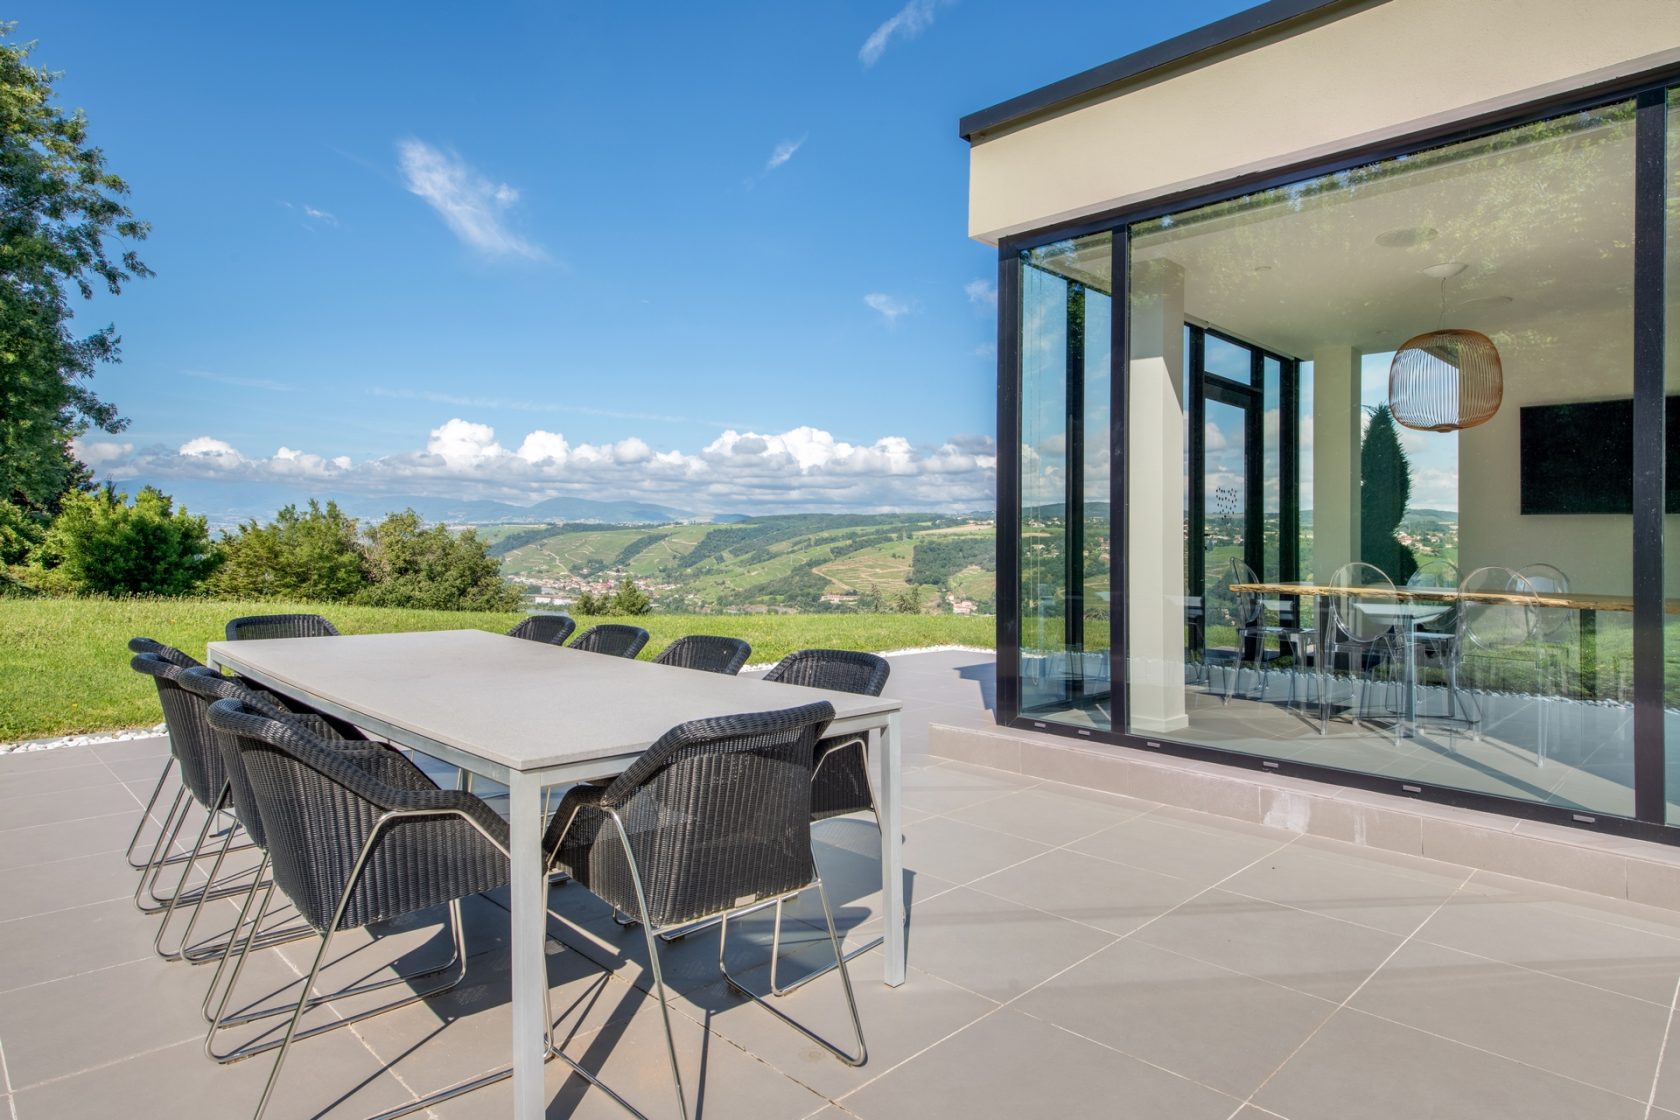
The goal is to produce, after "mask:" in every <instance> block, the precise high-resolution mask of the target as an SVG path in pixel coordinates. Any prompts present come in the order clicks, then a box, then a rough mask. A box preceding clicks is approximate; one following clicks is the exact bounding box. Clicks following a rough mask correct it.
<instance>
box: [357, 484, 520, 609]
mask: <svg viewBox="0 0 1680 1120" xmlns="http://www.w3.org/2000/svg"><path fill="white" fill-rule="evenodd" d="M366 538H367V546H368V551H367V564H368V574H369V576H370V577H371V579H372V583H371V584H370V586H368V587H366V588H364V589H363V590H362V591H361V592H360V593H359V594H358V595H357V596H356V600H357V602H361V603H367V604H368V605H370V606H375V607H418V608H424V609H428V610H444V611H471V610H478V611H511V610H514V609H516V608H517V607H518V606H519V589H518V588H517V587H514V586H513V585H512V584H510V583H508V581H507V580H505V579H503V578H502V572H501V565H499V564H498V563H497V562H496V558H495V557H493V556H491V555H490V551H489V546H488V545H486V544H485V543H484V542H483V541H482V540H480V539H479V537H478V534H477V533H475V532H473V530H471V529H467V530H465V531H463V532H462V533H461V534H460V535H459V536H457V535H456V534H454V533H451V532H450V531H449V529H448V527H447V526H444V525H433V526H432V527H431V528H426V527H425V523H424V522H423V521H422V520H421V519H420V515H419V514H417V513H415V512H414V511H413V510H411V509H407V510H404V511H403V512H401V513H392V514H388V515H386V517H385V520H383V521H381V522H380V523H379V524H377V525H375V526H373V527H372V528H371V529H369V530H367V533H366Z"/></svg>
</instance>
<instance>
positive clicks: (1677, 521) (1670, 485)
mask: <svg viewBox="0 0 1680 1120" xmlns="http://www.w3.org/2000/svg"><path fill="white" fill-rule="evenodd" d="M1664 112H1665V115H1666V117H1667V120H1666V122H1665V124H1666V127H1665V129H1664V131H1665V133H1666V137H1665V139H1666V142H1665V143H1664V145H1663V147H1664V152H1663V155H1664V157H1665V160H1666V165H1667V166H1666V173H1665V175H1664V198H1663V204H1664V205H1663V210H1664V216H1665V219H1666V221H1665V225H1666V231H1665V233H1666V237H1665V241H1666V243H1665V245H1664V247H1663V248H1664V253H1663V264H1664V268H1663V297H1664V298H1663V303H1664V308H1663V310H1664V314H1663V323H1664V328H1665V330H1664V339H1663V343H1664V346H1663V390H1664V395H1665V396H1666V397H1667V400H1668V407H1667V408H1666V409H1665V410H1664V412H1665V418H1666V421H1667V423H1666V427H1667V432H1666V436H1667V439H1666V443H1667V448H1666V451H1667V459H1668V463H1667V464H1666V466H1667V472H1666V473H1667V479H1666V482H1667V486H1666V493H1665V499H1666V500H1665V502H1664V504H1663V512H1664V514H1665V516H1664V518H1663V521H1664V526H1663V528H1664V534H1663V535H1664V545H1665V548H1664V556H1663V597H1664V603H1665V607H1666V609H1665V611H1664V618H1665V623H1664V626H1663V663H1664V669H1665V672H1664V676H1663V731H1664V747H1665V753H1666V761H1667V765H1666V766H1665V767H1664V770H1665V776H1666V784H1667V790H1666V794H1667V797H1666V807H1667V817H1668V821H1669V823H1670V824H1680V613H1671V612H1675V611H1676V607H1677V606H1680V89H1674V90H1670V91H1669V93H1668V96H1667V98H1665V105H1664Z"/></svg>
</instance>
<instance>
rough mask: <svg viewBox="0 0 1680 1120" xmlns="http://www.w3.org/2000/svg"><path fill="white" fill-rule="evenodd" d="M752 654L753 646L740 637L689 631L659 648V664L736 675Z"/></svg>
mask: <svg viewBox="0 0 1680 1120" xmlns="http://www.w3.org/2000/svg"><path fill="white" fill-rule="evenodd" d="M751 656H752V646H750V645H748V644H747V643H746V642H743V641H742V640H741V639H740V638H719V637H715V636H713V635H711V634H689V635H687V636H686V637H682V638H678V639H677V640H676V641H674V642H672V643H671V644H670V645H668V646H666V647H665V648H664V649H662V650H660V651H659V656H658V657H655V658H654V659H653V663H654V664H655V665H675V666H677V667H678V668H679V669H698V670H700V671H701V672H703V673H724V674H726V675H728V676H731V677H733V676H734V675H735V674H736V673H739V672H740V671H741V666H743V665H745V664H746V663H747V658H749V657H751Z"/></svg>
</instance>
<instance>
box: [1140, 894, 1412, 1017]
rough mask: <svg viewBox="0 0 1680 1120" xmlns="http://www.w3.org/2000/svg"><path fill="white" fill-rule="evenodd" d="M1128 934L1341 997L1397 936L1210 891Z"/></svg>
mask: <svg viewBox="0 0 1680 1120" xmlns="http://www.w3.org/2000/svg"><path fill="white" fill-rule="evenodd" d="M1134 936H1136V937H1137V938H1139V939H1141V940H1143V941H1147V942H1149V943H1150V944H1152V945H1159V946H1161V947H1162V948H1166V949H1171V950H1172V951H1173V952H1175V953H1182V954H1184V955H1186V956H1191V957H1195V958H1197V959H1198V960H1203V961H1207V962H1208V963H1210V964H1216V965H1219V966H1220V967H1222V968H1228V969H1231V970H1233V971H1235V972H1241V973H1244V974H1246V975H1249V976H1257V977H1259V978H1260V979H1262V980H1270V981H1272V982H1273V983H1275V984H1282V985H1284V986H1285V987H1289V988H1294V989H1295V990H1296V991H1300V992H1306V993H1308V994H1309V995H1315V996H1320V997H1323V998H1325V999H1330V1000H1334V1001H1337V1002H1340V1001H1341V1000H1343V999H1345V998H1347V996H1348V995H1349V993H1351V992H1352V991H1353V990H1354V989H1355V988H1357V987H1358V986H1359V985H1360V984H1361V983H1362V982H1363V981H1364V980H1365V979H1366V977H1368V976H1370V975H1371V973H1372V972H1373V971H1374V970H1375V969H1376V968H1377V966H1378V965H1380V964H1382V962H1383V961H1384V960H1385V959H1386V958H1387V957H1388V955H1389V954H1390V953H1392V952H1393V951H1394V949H1395V947H1396V946H1397V945H1399V944H1400V940H1401V939H1400V938H1399V937H1397V936H1395V935H1393V934H1388V933H1384V932H1382V931H1381V930H1375V929H1369V928H1367V927H1364V926H1356V925H1352V924H1350V923H1347V922H1339V921H1336V920H1335V919H1334V918H1327V917H1324V916H1323V915H1320V914H1313V913H1309V912H1308V911H1305V910H1294V909H1291V908H1289V907H1287V906H1279V905H1277V904H1276V903H1271V902H1267V901H1265V900H1263V899H1257V898H1249V897H1247V896H1245V895H1238V894H1232V893H1231V892H1229V891H1225V890H1211V891H1208V892H1207V893H1206V894H1204V895H1201V896H1200V897H1198V898H1196V899H1193V900H1192V901H1190V902H1188V903H1186V904H1185V905H1183V906H1181V907H1179V908H1178V909H1177V910H1174V911H1173V912H1172V913H1170V914H1168V915H1166V916H1165V917H1163V918H1162V919H1161V920H1160V921H1157V922H1153V923H1151V924H1150V925H1148V926H1146V927H1144V928H1143V929H1141V930H1139V931H1138V932H1137V933H1136V934H1135V935H1134Z"/></svg>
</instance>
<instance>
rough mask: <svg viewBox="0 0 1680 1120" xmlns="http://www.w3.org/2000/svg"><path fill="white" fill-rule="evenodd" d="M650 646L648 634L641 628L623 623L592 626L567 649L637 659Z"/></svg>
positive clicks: (573, 640) (605, 623) (574, 639)
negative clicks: (643, 648)
mask: <svg viewBox="0 0 1680 1120" xmlns="http://www.w3.org/2000/svg"><path fill="white" fill-rule="evenodd" d="M647 644H648V632H647V631H646V630H643V629H642V628H641V627H640V626H626V625H624V624H623V623H621V622H603V623H601V625H599V626H591V627H590V628H589V629H587V630H585V631H584V632H583V633H581V634H579V635H578V636H577V637H576V638H573V639H572V644H571V645H570V646H568V647H566V648H568V649H581V650H583V651H585V652H586V653H604V654H607V655H608V656H610V657H635V656H636V655H637V654H638V653H640V652H642V647H643V646H645V645H647Z"/></svg>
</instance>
